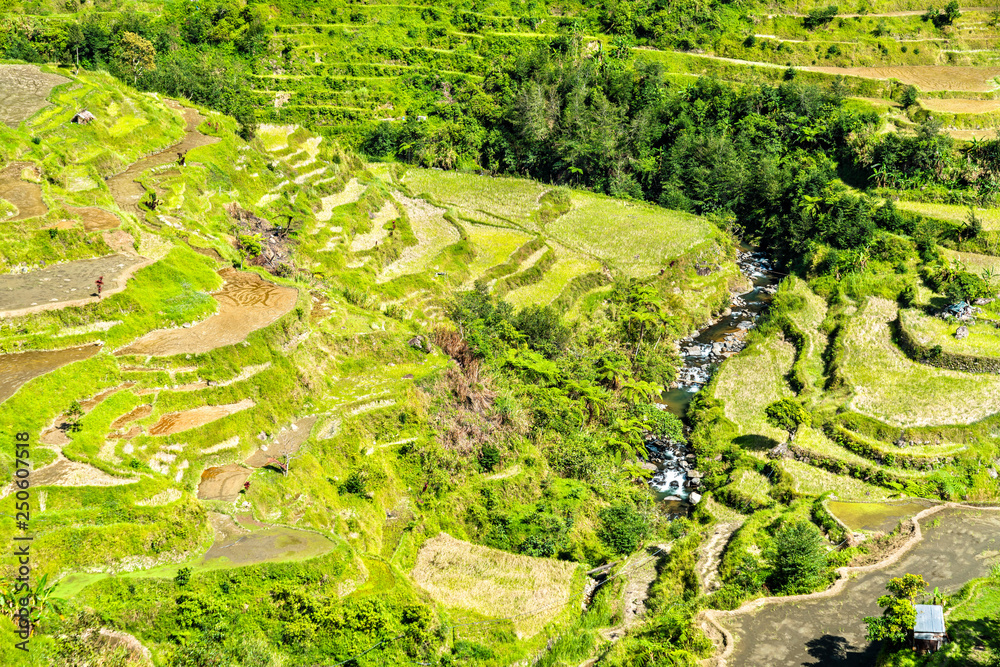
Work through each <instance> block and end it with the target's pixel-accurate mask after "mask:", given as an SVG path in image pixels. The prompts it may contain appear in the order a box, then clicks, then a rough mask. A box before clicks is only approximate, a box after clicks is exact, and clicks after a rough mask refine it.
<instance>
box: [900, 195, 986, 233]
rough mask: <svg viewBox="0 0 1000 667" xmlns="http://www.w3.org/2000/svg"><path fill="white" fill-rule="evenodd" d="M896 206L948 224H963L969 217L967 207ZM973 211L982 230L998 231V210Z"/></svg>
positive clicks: (912, 203)
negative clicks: (979, 221)
mask: <svg viewBox="0 0 1000 667" xmlns="http://www.w3.org/2000/svg"><path fill="white" fill-rule="evenodd" d="M896 206H898V207H899V208H901V209H903V210H904V211H912V212H913V213H919V214H920V215H926V216H927V217H929V218H937V219H938V220H947V221H948V222H957V223H960V224H965V221H966V220H967V219H968V217H969V207H968V206H957V205H955V204H932V203H927V202H917V201H900V202H897V203H896ZM974 210H975V212H976V217H978V218H979V219H980V220H982V222H983V229H1000V210H998V209H995V208H979V207H976V208H975V209H974Z"/></svg>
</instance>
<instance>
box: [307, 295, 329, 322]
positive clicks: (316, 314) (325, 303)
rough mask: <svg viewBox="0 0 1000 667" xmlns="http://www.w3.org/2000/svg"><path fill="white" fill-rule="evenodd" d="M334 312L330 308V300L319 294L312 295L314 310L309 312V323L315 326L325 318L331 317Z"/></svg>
mask: <svg viewBox="0 0 1000 667" xmlns="http://www.w3.org/2000/svg"><path fill="white" fill-rule="evenodd" d="M332 312H333V310H332V309H331V308H330V299H328V298H327V297H326V296H325V295H323V294H320V293H319V292H313V293H312V309H311V310H310V311H309V321H310V322H312V323H313V324H315V323H316V322H319V321H320V320H322V319H323V318H325V317H329V316H330V313H332Z"/></svg>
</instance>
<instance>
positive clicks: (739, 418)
mask: <svg viewBox="0 0 1000 667" xmlns="http://www.w3.org/2000/svg"><path fill="white" fill-rule="evenodd" d="M794 359H795V347H794V346H793V345H792V344H791V343H787V342H784V341H779V340H776V339H773V338H769V339H767V340H765V341H764V342H762V343H758V344H756V345H752V346H750V347H748V348H746V349H745V350H744V351H743V352H741V353H740V354H738V355H736V356H735V357H731V358H729V359H728V360H727V361H726V363H724V364H723V365H722V368H721V369H720V370H719V375H718V380H717V381H716V385H715V397H716V398H718V399H720V400H722V401H724V402H725V405H726V417H728V418H729V419H731V420H733V422H735V423H736V424H737V425H738V426H739V427H740V431H741V433H743V434H744V437H746V438H747V439H748V441H753V444H754V445H756V446H758V447H768V446H771V447H773V446H774V445H775V444H776V443H782V442H785V441H786V440H787V439H788V434H787V433H786V432H785V431H782V430H780V429H777V428H774V427H773V426H771V425H770V424H768V423H767V419H766V418H765V416H764V408H765V407H767V405H768V404H769V403H773V402H774V401H777V400H779V399H782V398H791V397H792V396H793V394H792V390H791V388H790V387H789V386H788V381H787V380H786V379H785V375H786V374H787V373H788V371H789V370H790V369H791V368H792V361H793V360H794ZM748 444H749V442H748Z"/></svg>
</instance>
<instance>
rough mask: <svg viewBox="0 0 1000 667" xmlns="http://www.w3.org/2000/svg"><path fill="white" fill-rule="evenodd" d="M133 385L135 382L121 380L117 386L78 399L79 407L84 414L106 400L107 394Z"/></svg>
mask: <svg viewBox="0 0 1000 667" xmlns="http://www.w3.org/2000/svg"><path fill="white" fill-rule="evenodd" d="M133 386H135V382H123V383H122V384H120V385H118V386H117V387H112V388H111V389H105V390H104V391H102V392H101V393H99V394H96V395H94V396H92V397H91V398H88V399H86V400H84V401H80V409H82V410H83V412H84V414H86V413H88V412H90V411H91V410H93V409H94V408H96V407H97V406H98V405H100V404H101V403H102V402H103V401H105V400H107V398H108V396H111V395H113V394H117V393H118V392H119V391H121V390H122V389H128V388H130V387H133Z"/></svg>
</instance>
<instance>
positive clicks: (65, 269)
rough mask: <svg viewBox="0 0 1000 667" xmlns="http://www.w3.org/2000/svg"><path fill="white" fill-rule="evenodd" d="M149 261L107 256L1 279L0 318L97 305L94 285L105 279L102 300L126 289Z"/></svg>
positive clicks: (133, 256) (123, 256)
mask: <svg viewBox="0 0 1000 667" xmlns="http://www.w3.org/2000/svg"><path fill="white" fill-rule="evenodd" d="M147 264H149V260H147V259H146V258H144V257H139V256H138V255H122V254H118V255H108V256H106V257H95V258H93V259H80V260H77V261H75V262H66V263H65V264H56V265H54V266H49V267H46V268H44V269H39V270H37V271H29V272H28V273H13V274H7V275H2V276H0V317H12V316H15V315H24V314H27V313H35V312H39V311H42V310H52V309H54V308H66V307H68V306H77V305H82V304H85V303H90V302H91V301H97V300H98V297H97V286H96V285H95V284H94V281H96V280H97V278H98V277H100V276H104V290H103V292H102V296H103V297H107V296H110V295H112V294H117V293H118V292H121V291H122V290H124V289H125V285H126V283H127V281H128V279H129V277H130V276H131V275H132V274H133V273H135V272H136V271H138V270H139V269H140V268H142V267H143V266H146V265H147Z"/></svg>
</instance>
